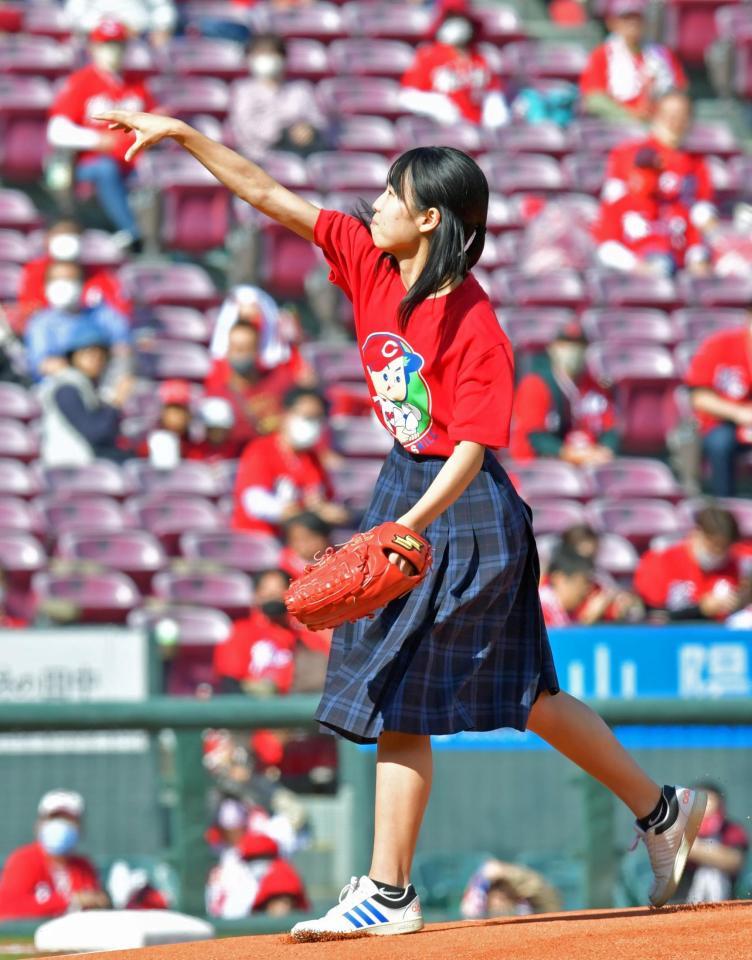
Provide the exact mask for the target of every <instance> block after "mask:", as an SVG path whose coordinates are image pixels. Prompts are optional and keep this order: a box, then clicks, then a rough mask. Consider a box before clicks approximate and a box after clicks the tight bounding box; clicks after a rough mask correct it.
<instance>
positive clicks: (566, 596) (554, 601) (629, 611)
mask: <svg viewBox="0 0 752 960" xmlns="http://www.w3.org/2000/svg"><path fill="white" fill-rule="evenodd" d="M540 598H541V608H542V610H543V617H544V619H545V621H546V626H549V627H568V626H572V625H573V624H582V625H585V626H589V625H590V624H593V623H600V622H609V623H614V622H618V621H623V620H632V621H633V620H635V619H637V618H638V617H640V616H641V615H642V612H643V610H642V604H641V603H640V602H639V601H638V600H637V598H636V597H635V596H634V595H633V594H631V593H629V592H628V591H626V590H620V589H619V588H618V587H617V586H616V584H614V583H613V582H611V581H610V579H609V578H605V579H604V578H602V577H599V576H598V575H597V574H596V571H595V565H594V563H593V560H592V559H589V558H588V557H586V556H583V555H582V554H580V553H576V552H575V551H574V550H572V549H570V548H568V547H566V546H561V547H559V548H558V550H556V552H555V553H554V555H553V556H552V557H551V560H550V562H549V565H548V571H547V573H546V576H545V577H544V578H543V580H542V581H541V585H540Z"/></svg>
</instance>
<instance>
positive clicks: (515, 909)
mask: <svg viewBox="0 0 752 960" xmlns="http://www.w3.org/2000/svg"><path fill="white" fill-rule="evenodd" d="M558 910H561V900H560V899H559V895H558V893H557V892H556V890H554V888H553V887H552V886H551V885H550V884H549V883H548V882H547V881H546V880H545V879H544V878H543V877H542V876H541V875H540V874H539V873H538V872H537V871H535V870H531V869H530V867H523V866H520V865H519V864H517V863H505V862H503V861H502V860H487V861H486V862H485V863H484V864H483V866H482V867H481V868H480V869H479V870H477V871H476V872H475V873H474V874H473V875H472V877H471V878H470V880H469V881H468V884H467V887H466V889H465V892H464V894H463V895H462V903H461V904H460V913H461V914H462V916H463V917H464V918H465V919H466V920H479V919H481V918H483V917H514V916H526V915H529V914H531V913H556V912H557V911H558Z"/></svg>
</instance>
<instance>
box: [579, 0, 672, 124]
mask: <svg viewBox="0 0 752 960" xmlns="http://www.w3.org/2000/svg"><path fill="white" fill-rule="evenodd" d="M645 7H646V0H611V2H610V3H609V4H608V17H607V19H606V23H607V25H608V29H609V31H610V34H609V36H608V37H607V39H606V41H605V42H604V43H602V44H600V46H597V47H596V48H595V49H594V50H593V52H592V53H591V54H590V59H589V60H588V62H587V65H586V67H585V69H584V70H583V72H582V76H581V77H580V93H581V94H582V99H583V104H584V107H585V110H586V111H587V112H588V113H591V114H596V115H598V116H601V117H604V118H606V119H609V120H627V121H628V120H647V119H648V118H649V117H650V116H651V115H652V113H653V107H654V102H655V100H656V99H657V98H658V97H660V96H662V95H663V94H664V93H667V92H668V91H669V90H674V89H682V90H683V89H684V88H685V87H686V86H687V78H686V76H685V75H684V71H683V70H682V66H681V64H680V63H679V61H678V59H677V58H676V56H675V54H674V53H672V52H671V50H669V49H668V48H667V47H665V46H663V44H660V43H644V38H645Z"/></svg>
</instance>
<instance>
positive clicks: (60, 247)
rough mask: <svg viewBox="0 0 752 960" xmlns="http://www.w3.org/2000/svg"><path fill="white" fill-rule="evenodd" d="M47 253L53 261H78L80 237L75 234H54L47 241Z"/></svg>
mask: <svg viewBox="0 0 752 960" xmlns="http://www.w3.org/2000/svg"><path fill="white" fill-rule="evenodd" d="M47 252H48V253H49V255H50V256H51V257H52V259H53V260H65V261H66V262H68V261H71V260H78V258H79V257H80V256H81V237H79V236H78V234H77V233H56V234H54V236H52V237H50V239H49V242H48V244H47Z"/></svg>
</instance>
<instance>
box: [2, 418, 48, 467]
mask: <svg viewBox="0 0 752 960" xmlns="http://www.w3.org/2000/svg"><path fill="white" fill-rule="evenodd" d="M38 456H39V437H38V436H37V434H36V433H35V432H34V431H33V430H32V428H31V427H29V426H27V425H26V424H23V423H21V422H20V421H18V420H5V419H2V420H0V457H10V458H11V459H15V460H23V461H24V463H30V462H31V461H32V460H36V459H37V457H38Z"/></svg>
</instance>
